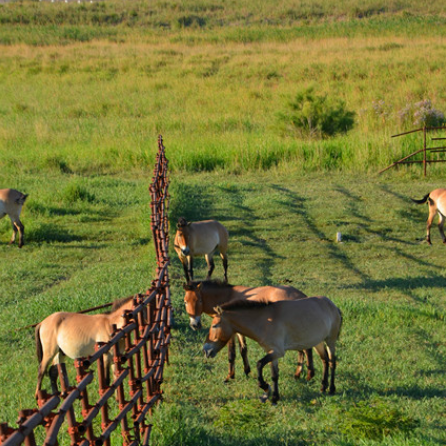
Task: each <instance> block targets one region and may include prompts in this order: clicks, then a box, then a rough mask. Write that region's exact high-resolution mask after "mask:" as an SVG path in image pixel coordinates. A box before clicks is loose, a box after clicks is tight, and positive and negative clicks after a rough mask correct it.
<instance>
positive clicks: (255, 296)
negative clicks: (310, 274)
mask: <svg viewBox="0 0 446 446" xmlns="http://www.w3.org/2000/svg"><path fill="white" fill-rule="evenodd" d="M306 297H307V295H306V294H304V293H303V292H302V291H300V290H298V289H297V288H294V287H292V286H287V285H283V286H282V285H281V286H269V285H268V286H261V287H244V286H234V287H233V296H232V299H233V300H235V299H248V300H255V301H256V302H264V303H267V302H279V301H282V300H296V299H303V298H306Z"/></svg>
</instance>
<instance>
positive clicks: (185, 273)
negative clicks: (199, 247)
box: [181, 258, 190, 283]
mask: <svg viewBox="0 0 446 446" xmlns="http://www.w3.org/2000/svg"><path fill="white" fill-rule="evenodd" d="M181 263H182V265H183V270H184V275H185V276H186V282H187V283H189V282H190V277H189V270H188V262H187V258H186V259H184V260H181Z"/></svg>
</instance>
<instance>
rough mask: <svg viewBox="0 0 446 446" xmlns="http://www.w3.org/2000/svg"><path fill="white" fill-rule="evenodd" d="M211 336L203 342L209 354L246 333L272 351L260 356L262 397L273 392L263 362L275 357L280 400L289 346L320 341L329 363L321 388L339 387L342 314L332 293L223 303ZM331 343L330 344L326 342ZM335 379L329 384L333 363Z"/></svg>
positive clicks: (306, 346)
mask: <svg viewBox="0 0 446 446" xmlns="http://www.w3.org/2000/svg"><path fill="white" fill-rule="evenodd" d="M215 312H216V315H215V316H214V318H213V320H212V325H211V328H210V330H209V334H208V337H207V339H206V342H205V344H204V346H203V351H204V353H205V355H206V357H207V358H213V357H215V355H216V354H217V353H218V352H219V351H220V350H221V349H222V348H223V347H224V346H225V345H226V344H227V343H228V342H229V340H230V339H231V338H232V337H233V336H234V334H235V333H240V334H242V335H244V336H246V337H249V338H251V339H253V340H255V341H256V342H258V343H259V344H260V346H261V347H262V348H263V350H264V351H265V353H266V355H265V356H264V357H263V358H261V359H260V360H259V361H258V362H257V372H258V385H259V387H260V388H261V389H262V390H263V391H264V392H265V393H264V395H263V397H262V401H266V400H267V399H268V398H269V395H270V393H271V389H270V386H269V385H268V384H267V383H266V382H265V380H264V378H263V368H264V367H265V365H266V364H268V363H271V375H272V380H273V384H274V388H273V392H272V398H271V401H272V403H273V404H275V403H277V401H278V400H279V387H278V381H279V366H278V359H279V358H281V357H283V356H284V355H285V352H286V351H287V350H304V349H310V348H312V347H314V348H315V349H316V351H317V353H318V354H319V356H320V357H321V359H322V362H323V364H324V372H323V378H322V387H321V391H322V392H325V391H326V389H327V388H329V393H330V394H333V393H335V390H336V388H335V384H334V380H335V369H336V356H335V349H336V341H337V339H338V337H339V333H340V329H341V325H342V315H341V312H340V310H339V308H338V307H336V305H335V304H334V303H333V302H332V301H331V300H330V299H328V298H327V297H308V298H306V299H299V300H294V301H281V302H275V303H265V302H255V301H254V302H253V301H249V300H240V301H236V302H230V303H227V304H224V305H222V306H221V307H217V308H216V309H215ZM325 347H326V348H325ZM329 367H330V370H331V376H330V378H331V379H330V385H329V386H328V384H329V383H328V374H329V373H328V368H329Z"/></svg>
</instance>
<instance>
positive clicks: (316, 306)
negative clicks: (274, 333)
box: [267, 296, 342, 349]
mask: <svg viewBox="0 0 446 446" xmlns="http://www.w3.org/2000/svg"><path fill="white" fill-rule="evenodd" d="M267 308H268V307H267ZM270 308H271V310H272V315H271V317H272V320H273V321H274V320H275V321H276V324H275V325H277V326H278V330H279V332H282V333H283V336H285V337H286V339H287V342H288V343H289V344H293V343H294V344H295V345H294V348H293V349H306V348H311V347H313V346H315V345H316V344H318V343H320V342H322V341H325V340H327V339H333V340H336V339H337V337H338V336H339V331H340V328H341V324H342V316H341V312H340V310H339V308H338V307H337V306H336V305H335V304H334V303H333V302H332V301H331V300H330V299H328V298H327V297H325V296H314V297H307V298H304V299H298V300H293V301H280V302H276V303H274V304H273V305H271V306H270ZM302 340H305V342H302Z"/></svg>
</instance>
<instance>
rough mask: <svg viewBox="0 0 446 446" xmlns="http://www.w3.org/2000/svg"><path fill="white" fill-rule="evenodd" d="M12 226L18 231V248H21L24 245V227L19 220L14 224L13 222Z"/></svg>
mask: <svg viewBox="0 0 446 446" xmlns="http://www.w3.org/2000/svg"><path fill="white" fill-rule="evenodd" d="M14 226H15V227H16V228H17V229H18V231H19V248H21V247H22V246H23V245H24V241H23V238H24V235H25V227H24V226H23V224H22V222H21V221H20V220H17V221H16V222H14Z"/></svg>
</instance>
